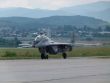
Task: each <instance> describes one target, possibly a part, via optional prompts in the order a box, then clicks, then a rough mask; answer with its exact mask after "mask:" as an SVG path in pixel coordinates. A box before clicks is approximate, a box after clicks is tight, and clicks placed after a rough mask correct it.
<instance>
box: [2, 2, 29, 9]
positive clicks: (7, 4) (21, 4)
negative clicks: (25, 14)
mask: <svg viewBox="0 0 110 83" xmlns="http://www.w3.org/2000/svg"><path fill="white" fill-rule="evenodd" d="M6 7H29V3H28V1H27V0H0V8H6Z"/></svg>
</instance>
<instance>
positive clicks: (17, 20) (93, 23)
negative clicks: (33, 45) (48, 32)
mask: <svg viewBox="0 0 110 83" xmlns="http://www.w3.org/2000/svg"><path fill="white" fill-rule="evenodd" d="M106 24H108V22H106V21H103V20H100V19H95V18H92V17H87V16H79V15H77V16H51V17H45V18H40V19H33V18H26V17H5V18H0V28H11V29H13V30H14V29H16V30H20V31H24V30H25V31H35V30H38V29H39V28H47V27H49V28H55V27H59V26H64V25H72V26H75V27H77V28H79V27H83V26H85V25H86V26H89V27H91V28H98V27H102V26H104V25H106Z"/></svg>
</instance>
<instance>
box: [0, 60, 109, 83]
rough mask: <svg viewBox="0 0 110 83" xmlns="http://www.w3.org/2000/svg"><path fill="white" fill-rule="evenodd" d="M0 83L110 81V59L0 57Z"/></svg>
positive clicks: (97, 82) (102, 82) (83, 82)
mask: <svg viewBox="0 0 110 83" xmlns="http://www.w3.org/2000/svg"><path fill="white" fill-rule="evenodd" d="M0 83H110V59H97V58H73V59H66V60H63V59H49V60H35V59H34V60H0Z"/></svg>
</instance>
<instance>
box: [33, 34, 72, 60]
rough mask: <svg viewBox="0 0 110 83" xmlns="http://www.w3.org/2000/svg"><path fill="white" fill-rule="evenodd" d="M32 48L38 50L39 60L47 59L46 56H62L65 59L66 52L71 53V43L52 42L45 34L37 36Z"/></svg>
mask: <svg viewBox="0 0 110 83" xmlns="http://www.w3.org/2000/svg"><path fill="white" fill-rule="evenodd" d="M32 46H33V47H35V48H38V49H39V52H40V54H41V59H48V54H52V55H53V54H59V53H60V54H62V57H63V58H64V59H66V58H67V52H68V51H72V43H60V42H55V41H52V40H51V39H50V38H49V37H47V36H46V35H45V34H40V35H38V36H37V37H36V38H35V39H34V41H33V45H32Z"/></svg>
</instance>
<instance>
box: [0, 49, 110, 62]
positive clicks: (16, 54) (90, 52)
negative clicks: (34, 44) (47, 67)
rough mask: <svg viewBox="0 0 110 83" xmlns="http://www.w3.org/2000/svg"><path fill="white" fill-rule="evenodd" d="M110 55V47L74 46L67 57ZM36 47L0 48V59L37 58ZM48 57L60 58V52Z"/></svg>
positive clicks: (38, 55) (38, 54)
mask: <svg viewBox="0 0 110 83" xmlns="http://www.w3.org/2000/svg"><path fill="white" fill-rule="evenodd" d="M91 56H98V57H110V47H92V48H89V47H88V48H87V47H86V48H74V49H73V51H72V52H68V57H91ZM39 58H40V53H39V52H38V49H37V48H0V59H1V60H3V59H39ZM49 58H62V56H61V55H60V54H58V55H49Z"/></svg>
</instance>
